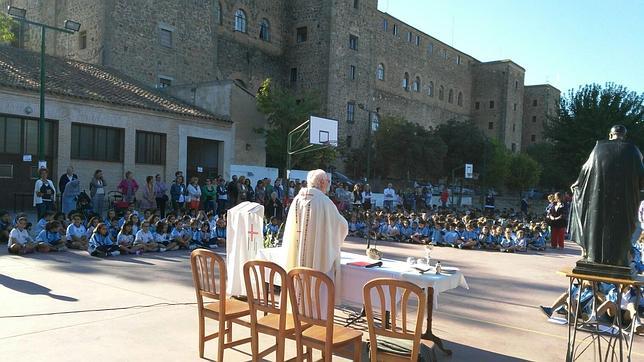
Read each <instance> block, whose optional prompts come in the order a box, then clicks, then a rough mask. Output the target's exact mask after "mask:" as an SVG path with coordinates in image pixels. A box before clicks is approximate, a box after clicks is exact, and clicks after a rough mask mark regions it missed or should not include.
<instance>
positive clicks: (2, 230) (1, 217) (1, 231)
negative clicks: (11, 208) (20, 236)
mask: <svg viewBox="0 0 644 362" xmlns="http://www.w3.org/2000/svg"><path fill="white" fill-rule="evenodd" d="M11 229H12V227H11V215H9V213H8V212H7V211H5V210H2V211H0V243H7V242H8V241H9V232H10V231H11Z"/></svg>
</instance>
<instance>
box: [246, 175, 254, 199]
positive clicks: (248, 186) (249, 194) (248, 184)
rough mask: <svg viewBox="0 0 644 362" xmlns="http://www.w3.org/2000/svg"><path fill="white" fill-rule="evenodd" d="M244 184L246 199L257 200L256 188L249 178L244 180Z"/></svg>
mask: <svg viewBox="0 0 644 362" xmlns="http://www.w3.org/2000/svg"><path fill="white" fill-rule="evenodd" d="M244 186H246V201H250V202H255V189H254V188H253V184H251V182H250V179H249V178H247V179H246V180H245V181H244Z"/></svg>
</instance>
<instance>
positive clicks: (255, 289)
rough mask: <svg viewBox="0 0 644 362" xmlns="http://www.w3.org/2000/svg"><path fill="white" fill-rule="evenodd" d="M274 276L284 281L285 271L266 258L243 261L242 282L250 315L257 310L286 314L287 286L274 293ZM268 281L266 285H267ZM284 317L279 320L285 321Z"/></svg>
mask: <svg viewBox="0 0 644 362" xmlns="http://www.w3.org/2000/svg"><path fill="white" fill-rule="evenodd" d="M276 277H279V278H280V280H281V283H282V284H284V282H285V281H286V271H285V270H284V269H283V268H282V267H281V266H279V265H277V264H275V263H273V262H270V261H266V260H249V261H247V262H246V263H244V283H245V284H246V296H247V297H248V303H249V306H250V310H251V315H255V314H256V313H257V311H260V312H264V313H273V314H280V315H281V316H282V317H283V316H285V315H286V309H285V308H286V301H287V299H286V298H287V288H281V291H280V294H279V296H278V295H277V293H276V290H275V286H276V285H278V284H277V283H276ZM267 283H268V285H267ZM285 320H286V319H285V318H282V319H281V322H285Z"/></svg>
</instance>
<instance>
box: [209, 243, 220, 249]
mask: <svg viewBox="0 0 644 362" xmlns="http://www.w3.org/2000/svg"><path fill="white" fill-rule="evenodd" d="M208 248H209V249H217V248H218V246H217V245H214V244H213V245H208Z"/></svg>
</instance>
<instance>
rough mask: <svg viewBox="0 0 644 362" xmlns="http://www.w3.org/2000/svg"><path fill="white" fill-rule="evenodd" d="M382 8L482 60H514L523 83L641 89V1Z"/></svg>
mask: <svg viewBox="0 0 644 362" xmlns="http://www.w3.org/2000/svg"><path fill="white" fill-rule="evenodd" d="M378 9H379V10H380V11H383V12H386V13H389V14H391V15H393V16H394V17H396V18H398V19H400V20H402V21H404V22H405V23H407V24H409V25H411V26H414V27H415V28H417V29H419V30H421V31H423V32H425V33H427V34H429V35H431V36H433V37H435V38H437V39H438V40H440V41H442V42H445V43H447V44H449V45H451V46H453V47H454V48H456V49H458V50H460V51H463V52H465V53H466V54H469V55H470V56H472V57H474V58H476V59H478V60H479V61H483V62H485V61H492V60H501V59H511V60H512V61H514V62H515V63H517V64H519V65H520V66H522V67H523V68H525V69H526V74H525V84H526V85H530V84H544V83H547V84H551V85H553V86H555V87H557V88H558V89H559V90H560V91H562V93H567V91H568V90H569V89H577V88H578V87H579V86H582V85H585V84H589V83H599V84H602V85H603V84H605V83H606V82H613V83H617V84H621V85H623V86H626V87H627V88H628V89H629V90H632V91H636V92H638V93H643V92H644V23H643V22H642V20H644V0H613V1H607V0H603V1H601V0H539V1H535V0H485V1H484V0H378Z"/></svg>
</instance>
